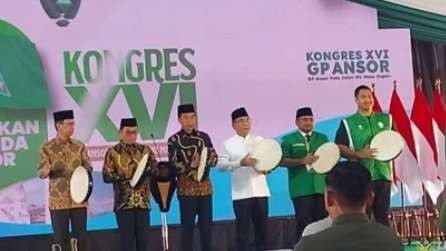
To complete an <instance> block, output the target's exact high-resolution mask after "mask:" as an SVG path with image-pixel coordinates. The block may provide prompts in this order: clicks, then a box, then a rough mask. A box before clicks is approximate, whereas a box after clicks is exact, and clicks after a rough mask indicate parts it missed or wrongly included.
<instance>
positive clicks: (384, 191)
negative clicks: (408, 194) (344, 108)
mask: <svg viewBox="0 0 446 251" xmlns="http://www.w3.org/2000/svg"><path fill="white" fill-rule="evenodd" d="M354 95H355V102H356V104H357V106H358V111H357V112H356V113H355V114H353V115H351V116H349V117H347V118H345V119H343V120H342V121H341V124H340V126H339V129H338V131H337V133H336V140H335V141H336V144H338V146H339V148H340V150H341V155H342V156H343V157H345V158H348V159H352V160H358V161H359V162H361V164H362V165H364V166H365V167H366V168H367V169H368V170H369V172H370V174H371V176H372V188H373V192H374V194H375V197H374V200H373V205H372V207H371V211H373V215H374V218H375V220H376V222H379V223H381V224H383V225H386V226H388V225H389V222H388V218H387V213H388V211H389V208H390V190H391V181H392V164H391V161H390V160H391V159H393V158H395V157H396V156H390V157H389V158H386V156H383V157H381V156H380V155H383V154H384V155H386V154H388V152H386V151H385V150H384V149H383V148H381V149H383V150H380V151H378V147H375V146H374V140H375V142H378V144H376V146H378V145H379V141H381V142H383V143H384V144H385V145H384V146H386V145H387V146H389V147H390V148H392V149H389V150H393V149H396V153H398V151H399V152H400V150H401V149H402V143H401V139H399V138H398V137H399V136H398V134H396V133H394V132H392V131H391V129H392V119H391V117H390V115H389V114H386V113H379V112H374V111H373V104H374V100H373V94H372V90H371V89H370V87H368V86H365V85H361V86H359V87H357V88H356V89H355V92H354ZM386 133H388V135H390V137H389V138H386V137H379V136H386ZM377 135H378V137H377ZM380 138H381V140H380ZM394 138H396V139H395V140H393V139H394ZM395 146H396V147H395ZM398 149H400V150H398ZM390 155H395V154H390Z"/></svg>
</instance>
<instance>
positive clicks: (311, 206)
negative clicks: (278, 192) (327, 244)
mask: <svg viewBox="0 0 446 251" xmlns="http://www.w3.org/2000/svg"><path fill="white" fill-rule="evenodd" d="M292 200H293V206H294V213H295V224H296V241H299V240H300V238H301V237H302V233H303V231H304V229H305V227H306V226H308V225H309V224H310V223H313V222H315V221H318V220H321V219H323V218H325V217H327V216H328V213H327V211H326V210H325V201H324V195H322V194H313V195H307V196H301V197H296V198H293V199H292Z"/></svg>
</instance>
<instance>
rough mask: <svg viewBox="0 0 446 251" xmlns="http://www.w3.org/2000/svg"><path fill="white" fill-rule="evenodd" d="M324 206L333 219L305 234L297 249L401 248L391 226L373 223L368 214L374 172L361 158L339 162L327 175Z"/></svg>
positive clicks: (388, 250) (373, 250)
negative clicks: (367, 167)
mask: <svg viewBox="0 0 446 251" xmlns="http://www.w3.org/2000/svg"><path fill="white" fill-rule="evenodd" d="M325 183H326V189H325V207H326V209H327V211H328V213H329V215H330V217H331V218H332V219H333V223H332V225H331V226H330V227H328V228H327V229H325V230H323V231H321V232H319V233H316V234H313V235H308V236H305V237H303V238H302V239H301V241H300V242H299V243H298V244H297V245H296V246H295V247H294V251H307V250H308V251H322V250H342V251H350V250H351V251H356V250H361V251H376V250H380V251H400V250H403V248H402V245H401V242H400V240H399V239H398V237H397V236H396V235H395V234H394V233H393V232H392V231H391V230H390V228H388V227H386V226H383V225H382V224H378V223H372V222H370V220H369V218H368V217H367V215H366V213H365V212H366V208H367V206H368V205H369V204H370V203H371V202H372V201H373V193H372V188H371V175H370V173H369V172H368V171H367V169H365V168H364V167H363V166H362V165H361V164H360V163H358V162H351V161H346V162H341V163H338V164H337V165H336V166H335V167H334V168H333V169H332V170H331V171H330V172H329V173H328V174H327V176H326V178H325Z"/></svg>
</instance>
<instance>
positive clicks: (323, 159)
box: [311, 143, 341, 173]
mask: <svg viewBox="0 0 446 251" xmlns="http://www.w3.org/2000/svg"><path fill="white" fill-rule="evenodd" d="M314 155H315V156H319V158H318V159H317V160H316V161H315V162H313V164H311V168H313V169H314V171H316V172H317V173H327V172H328V171H330V170H331V169H332V168H333V167H334V166H335V165H336V163H337V162H338V161H339V158H340V157H341V152H340V150H339V147H338V145H336V144H334V143H325V144H323V145H321V146H320V147H319V148H318V149H317V150H316V152H315V153H314Z"/></svg>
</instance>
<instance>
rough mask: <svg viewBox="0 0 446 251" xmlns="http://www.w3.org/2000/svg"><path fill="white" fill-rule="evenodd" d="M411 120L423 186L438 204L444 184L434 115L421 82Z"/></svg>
mask: <svg viewBox="0 0 446 251" xmlns="http://www.w3.org/2000/svg"><path fill="white" fill-rule="evenodd" d="M411 119H412V121H413V123H414V124H413V125H414V126H413V127H412V132H413V136H414V140H415V149H416V152H417V160H418V165H419V167H420V171H421V175H422V179H423V184H424V186H425V188H426V191H427V193H428V194H429V196H430V198H431V199H432V202H433V203H434V204H436V202H437V198H438V196H439V195H440V193H441V192H442V191H443V182H441V181H440V180H439V179H438V168H437V161H438V156H437V147H436V144H435V137H434V129H433V125H432V113H431V110H430V109H429V104H428V103H427V100H426V98H425V97H424V94H423V91H422V89H421V82H419V83H418V84H417V87H416V90H415V100H414V102H413V106H412V114H411Z"/></svg>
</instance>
